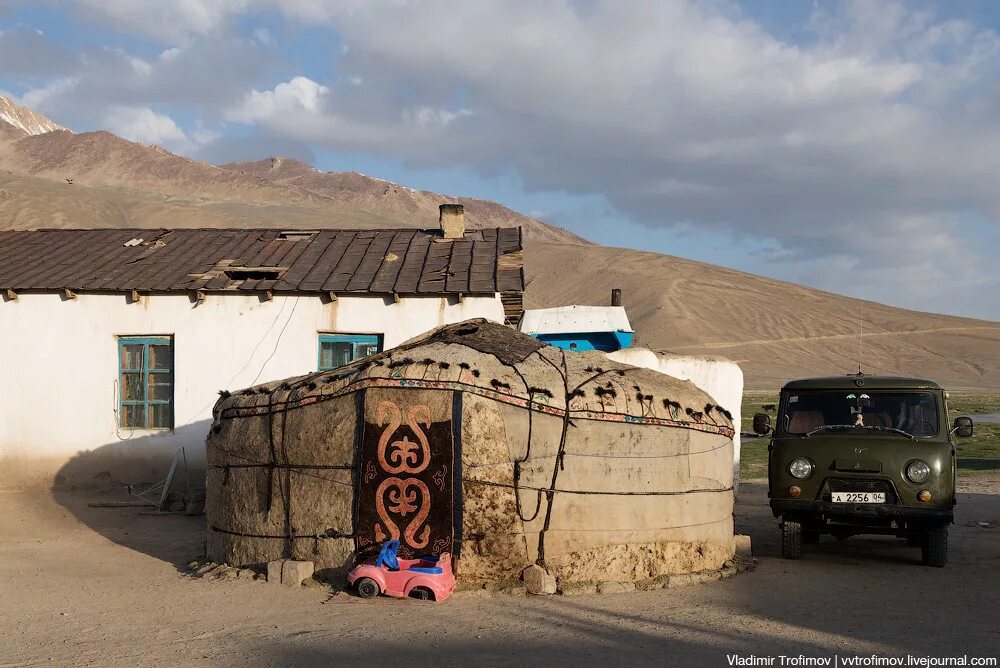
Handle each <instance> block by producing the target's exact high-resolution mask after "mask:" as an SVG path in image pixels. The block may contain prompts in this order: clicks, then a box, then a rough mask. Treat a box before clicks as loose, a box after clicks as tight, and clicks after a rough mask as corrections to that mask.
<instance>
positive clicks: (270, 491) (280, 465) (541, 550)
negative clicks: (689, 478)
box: [211, 342, 733, 566]
mask: <svg viewBox="0 0 1000 668" xmlns="http://www.w3.org/2000/svg"><path fill="white" fill-rule="evenodd" d="M416 345H419V343H417V342H415V343H413V344H411V345H409V346H401V347H400V348H399V349H397V350H406V349H409V348H411V347H416ZM543 350H544V348H539V349H537V350H535V351H533V352H531V353H530V354H528V355H527V356H526V357H525V358H524V359H522V360H521V362H523V361H524V360H525V359H527V357H530V356H532V355H537V356H538V357H539V358H540V359H541V360H542V361H544V362H545V363H546V364H548V365H549V366H551V367H552V368H553V369H555V371H556V373H558V374H559V377H560V378H561V380H562V384H563V391H564V396H565V401H566V409H565V410H564V411H563V413H562V415H561V419H562V429H561V433H560V438H559V447H558V450H557V452H556V454H555V455H552V456H545V457H535V458H532V457H531V449H532V437H533V430H534V423H533V422H534V421H533V415H534V413H535V412H536V410H534V409H535V406H540V404H539V403H538V402H536V401H535V393H536V392H539V391H542V390H541V388H533V387H531V386H529V384H528V382H527V379H526V378H525V377H524V375H523V374H522V373H521V371H520V369H518V367H517V366H516V365H515V364H513V363H508V362H507V361H505V360H503V359H500V358H499V357H496V356H495V359H497V361H498V362H500V364H502V365H503V366H504V367H507V368H508V369H510V370H511V371H513V373H514V374H516V375H517V376H518V378H519V379H520V380H521V382H522V383H523V385H524V388H525V393H526V394H527V397H528V399H527V410H528V435H527V445H526V448H525V452H524V456H523V457H516V458H514V459H513V484H511V483H504V482H496V481H489V480H478V479H472V478H465V477H462V478H461V480H462V482H463V483H470V484H478V485H486V486H493V487H503V488H509V489H513V490H514V497H515V505H516V509H517V514H518V517H519V518H520V519H521V520H522V522H531V521H533V520H535V519H536V518H537V517H538V514H539V513H540V511H541V502H542V495H543V494H544V495H545V497H546V500H547V504H546V505H547V507H546V512H545V519H544V522H543V526H542V528H541V529H540V530H539V531H538V532H537V533H538V550H537V554H538V558H537V563H538V564H540V565H542V566H544V565H545V534H546V532H548V531H550V530H552V531H561V529H552V528H551V520H552V509H553V500H554V497H555V494H556V493H565V494H574V495H603V496H680V495H685V494H705V493H720V492H728V491H732V489H733V488H732V486H729V487H719V488H700V489H691V490H682V491H669V492H668V491H664V492H628V491H617V492H616V491H606V490H571V489H559V488H558V487H557V486H556V485H557V482H558V478H559V473H560V472H561V471H563V470H565V458H566V456H567V455H568V456H571V457H573V456H578V457H600V458H607V459H661V458H670V457H680V456H690V455H692V454H702V453H706V452H712V451H714V450H718V449H720V448H723V447H726V446H727V444H722V445H719V446H717V447H714V448H710V449H707V450H701V451H698V452H694V453H691V452H688V453H678V454H672V455H642V456H635V457H629V456H622V455H599V454H586V453H572V452H570V453H567V452H566V443H567V435H568V432H569V427H570V426H576V425H575V424H574V422H573V419H571V411H570V409H569V402H570V400H571V399H572V398H574V397H576V396H582V388H583V387H584V386H586V385H588V384H589V383H592V382H594V381H595V380H597V379H598V378H600V377H601V376H603V375H606V374H608V373H611V372H612V371H617V370H611V371H606V370H603V369H600V368H593V369H592V368H590V367H588V368H587V369H586V371H593V372H594V373H592V375H590V376H589V377H587V378H586V379H585V380H584V381H583V382H581V383H580V384H578V385H577V386H576V387H574V388H572V389H571V388H570V387H569V370H568V365H567V362H566V352H565V351H564V350H559V354H560V360H559V362H560V363H559V364H557V363H556V362H554V361H552V360H551V359H549V358H548V357H546V356H545V355H544V354H542V351H543ZM390 355H391V354H390ZM404 362H405V363H407V364H413V363H415V362H414V360H411V359H409V358H406V359H404V360H400V361H399V363H404ZM420 363H421V364H423V365H424V366H425V368H424V372H423V375H422V379H426V375H427V369H428V368H429V366H430V365H431V364H439V365H440V366H442V368H447V367H444V364H445V363H439V362H435V361H434V360H430V359H425V360H422V361H421V362H420ZM371 364H375V365H377V366H381V365H382V364H383V362H382V361H381V358H379V359H376V360H371V361H369V362H367V363H365V364H361V365H358V367H357V368H356V369H354V370H352V372H349V373H346V374H343V373H342V374H336V375H335V376H329V372H315V373H312V374H309V375H307V376H304V377H302V378H300V379H299V380H297V381H295V382H293V383H288V382H286V383H282V384H281V385H278V386H277V387H275V388H274V389H272V390H271V391H269V392H268V393H267V394H268V403H267V423H268V446H269V456H270V461H269V462H258V461H256V460H253V459H251V458H248V457H245V456H241V455H238V454H236V453H234V452H229V451H226V450H225V449H221V451H222V452H224V453H225V454H227V455H229V456H232V457H234V458H237V459H243V460H244V461H246V462H248V463H245V464H224V465H212V467H211V468H222V469H224V470H225V479H224V480H225V482H228V478H229V470H230V469H232V468H267V469H269V472H268V487H267V495H266V506H267V515H268V516H269V515H270V513H271V510H272V508H273V495H274V483H275V480H274V476H275V474H276V472H277V470H278V469H285V470H286V473H285V481H284V482H285V485H284V487H285V489H284V497H285V498H284V511H285V513H284V514H285V518H284V519H285V534H284V535H267V534H249V533H243V532H238V531H233V530H229V529H224V528H222V527H218V526H214V525H213V526H212V527H211V528H212V530H213V531H217V532H219V533H224V534H229V535H234V536H241V537H247V538H261V539H276V540H277V539H283V540H285V541H286V555H287V556H291V553H292V550H293V548H294V540H296V539H309V538H312V539H314V540H315V541H316V542H315V543H314V553H318V541H319V540H320V539H330V538H333V539H344V538H353V537H354V535H355V534H354V531H353V530H352V532H351V533H344V532H340V531H336V530H334V529H327V531H326V532H324V533H320V534H296V533H294V530H293V527H292V488H291V475H292V473H293V472H294V473H297V474H299V475H305V476H311V477H315V478H318V479H321V480H324V481H326V482H330V483H334V484H339V485H344V486H348V487H352V488H353V487H355V486H356V482H355V481H352V482H344V481H341V480H335V479H333V478H329V477H326V476H323V475H320V474H319V473H316V472H315V471H321V470H350V471H352V474H353V475H352V477H356V476H357V475H358V468H359V465H358V463H357V462H355V463H354V464H352V465H310V464H292V463H291V462H290V461H289V459H288V452H287V447H286V437H287V425H288V411H289V409H290V408H292V407H294V406H295V402H297V401H299V400H300V399H299V391H301V389H302V388H303V387H308V388H309V389H310V390H314V389H316V387H317V384H318V383H317V381H319V379H320V378H321V377H323V376H324V375H325V376H327V378H326V380H324V381H322V382H323V384H324V385H326V384H329V383H330V382H334V381H335V380H340V379H343V378H348V377H350V379H351V380H350V381H349V383H348V384H349V385H352V384H353V383H355V382H357V381H358V380H359V379H360V377H361V375H362V374H363V373H364V372H365V370H367V368H368V367H369V366H370V365H371ZM389 366H390V368H391V367H392V366H393V364H390V365H389ZM449 366H450V365H449ZM460 366H461V365H460ZM465 368H467V367H465ZM476 373H477V375H478V372H476ZM617 373H619V375H624V374H623V373H622V372H621V371H617ZM438 376H439V380H440V371H439V373H438ZM493 385H494V389H495V390H499V389H500V388H501V387H502V388H504V389H509V388H510V386H509V385H507V384H505V383H501V382H499V381H494V382H493ZM618 387H619V389H622V390H624V386H623V385H621V384H620V383H618ZM635 389H636V391H637V394H636V397H637V399H638V400H639V401H640V405H641V406H642V408H643V416H645V415H646V412H647V410H646V403H647V402H648V404H649V411H650V413H651V414H652V415H655V413H654V412H653V406H652V399H653V397H652V396H651V395H643V394H642V390H641V389H640V388H639V387H638V386H635ZM281 390H285V391H286V394H285V396H284V399H283V401H280V402H278V403H277V404H276V403H275V398H276V394H277V393H278V392H279V391H281ZM598 390H603V393H604V394H610V395H612V396H614V394H615V391H614V389H613V387H612V383H611V382H609V383H608V384H607V388H598ZM598 390H595V393H596V394H598V396H601V394H602V393H601V392H599V391H598ZM262 393H263V392H262ZM323 394H324V393H323V391H322V390H321V391H320V396H323ZM293 395H295V396H294V397H293ZM548 396H549V397H551V396H552V395H551V393H548ZM329 398H333V397H332V396H331V397H329ZM629 398H630V397H629V395H628V392H625V395H624V399H625V400H626V406H627V404H628V400H629ZM602 403H603V401H602ZM663 403H664V406H665V407H670V405H673V404H676V402H668V400H666V399H664V401H663ZM676 406H677V407H678V408H679V407H680V404H676ZM713 408H714V409H717V410H719V411H720V412H722V413H723V414H725V415H726V417H727V418H729V417H730V416H729V414H728V411H725V410H724V409H722V408H721V407H720V406H712V405H711V404H709V405H706V407H705V413H704V415H705V416H706V417H709V418H710V419H711V420H712V423H713V425H715V426H718V423H717V422H716V420H715V419H714V417H712V416H711V415H710V414H709V412H710V411H711V410H712V409H713ZM626 410H627V408H626ZM213 412H214V410H213ZM278 412H280V413H282V414H283V415H282V421H281V428H280V447H281V451H282V459H283V461H281V462H279V459H278V453H277V444H276V443H275V435H274V427H275V425H274V414H275V413H278ZM685 412H686V413H687V415H688V416H689V417H695V412H694V411H693V410H692V409H691V408H687V409H686V411H685ZM219 413H220V414H219V416H218V419H219V420H220V421H221V420H222V419H224V418H225V416H224V414H223V411H222V410H220V411H219ZM701 416H702V413H700V412H699V413H697V416H696V417H697V419H696V421H698V422H700V418H701ZM576 417H577V418H580V419H584V420H586V419H591V418H588V417H587V416H585V415H581V416H576ZM550 457H552V458H554V459H555V462H554V464H553V468H552V476H551V482H550V484H549V486H548V487H532V486H525V485H522V484H521V481H520V478H521V472H522V468H521V467H522V465H523V464H524V463H526V462H528V461H538V460H541V459H549V458H550ZM470 468H476V467H475V466H470ZM225 482H224V484H225ZM521 490H530V491H534V492H536V495H537V496H536V504H535V510H534V513H533V514H532V515H531V516H530V517H525V515H524V512H523V508H522V505H521V498H520V492H521ZM664 528H665V529H668V528H678V527H664ZM529 533H533V532H520V533H519V534H518V535H524V536H527V535H528V534H529ZM510 535H514V534H510Z"/></svg>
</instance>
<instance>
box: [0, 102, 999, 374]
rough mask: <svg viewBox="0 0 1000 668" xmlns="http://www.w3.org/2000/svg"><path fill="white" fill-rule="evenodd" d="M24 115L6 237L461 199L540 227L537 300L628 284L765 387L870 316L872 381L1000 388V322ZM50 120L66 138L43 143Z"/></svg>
mask: <svg viewBox="0 0 1000 668" xmlns="http://www.w3.org/2000/svg"><path fill="white" fill-rule="evenodd" d="M6 102H8V103H9V101H6ZM0 104H3V98H0ZM5 108H13V107H10V105H9V104H8V105H7V106H6V107H4V106H0V109H5ZM16 111H17V113H16V115H13V116H14V118H15V119H16V120H17V123H16V124H12V123H11V122H10V121H9V120H6V121H5V120H0V229H30V228H39V227H84V228H86V227H125V226H129V227H305V228H321V227H431V226H434V225H435V224H436V220H437V206H438V204H440V203H441V202H445V201H458V202H462V203H463V204H465V206H466V213H467V220H468V222H469V224H470V226H471V227H479V226H509V225H520V226H522V227H523V228H524V230H525V238H526V239H527V242H528V243H527V248H526V273H527V277H528V293H527V295H526V305H527V306H529V307H532V306H536V307H537V306H557V305H563V304H572V303H582V304H603V303H607V300H608V297H609V295H610V290H611V288H615V287H619V288H622V289H623V290H624V298H625V306H626V308H627V310H628V313H629V317H630V318H631V320H632V324H633V326H634V327H635V329H636V331H637V333H638V339H639V343H641V344H644V345H647V346H650V347H653V348H657V349H662V350H671V351H675V352H679V353H688V354H697V355H720V356H724V357H729V358H730V359H733V360H735V361H737V362H739V363H740V364H741V365H742V366H743V368H744V371H745V372H746V376H747V384H748V386H749V387H754V388H773V387H776V386H777V385H779V384H780V383H781V382H782V381H784V380H786V379H788V378H789V377H794V376H802V375H815V374H825V373H849V372H854V371H856V370H857V359H858V348H859V346H858V343H859V342H858V336H857V332H858V320H859V317H860V315H861V312H862V310H863V312H864V322H865V325H864V329H865V337H864V341H863V344H862V348H863V353H862V358H863V366H864V368H865V370H866V372H869V373H899V374H910V375H920V376H927V377H930V378H934V379H936V380H939V381H941V382H943V383H945V384H947V385H948V386H949V387H952V388H956V389H957V388H993V389H995V388H997V387H1000V323H995V322H986V321H980V320H973V319H969V318H957V317H951V316H944V315H935V314H929V313H920V312H916V311H907V310H904V309H897V308H892V307H889V306H883V305H880V304H874V303H870V302H865V303H864V304H863V305H862V303H861V302H859V301H858V300H854V299H849V298H847V297H843V296H839V295H835V294H831V293H827V292H823V291H820V290H813V289H810V288H805V287H802V286H797V285H793V284H790V283H784V282H781V281H775V280H771V279H767V278H762V277H760V276H753V275H750V274H744V273H741V272H738V271H732V270H729V269H724V268H721V267H716V266H712V265H709V264H705V263H700V262H693V261H690V260H684V259H681V258H676V257H670V256H666V255H660V254H656V253H648V252H642V251H636V250H626V249H617V248H605V247H601V246H596V245H593V244H588V243H587V242H585V241H583V240H582V239H580V238H579V237H577V236H576V235H573V234H572V233H570V232H567V231H565V230H562V229H561V228H557V227H553V226H549V225H546V224H545V223H542V222H540V221H536V220H533V219H531V218H528V217H526V216H522V215H521V214H518V213H517V212H515V211H512V210H511V209H508V208H507V207H504V206H501V205H499V204H496V203H493V202H487V201H483V200H474V199H466V198H455V197H451V196H446V195H440V194H437V193H431V192H426V191H420V190H413V189H410V188H407V187H405V186H401V185H398V184H395V183H390V182H388V181H383V180H381V179H376V178H372V177H368V176H364V175H363V174H357V173H335V172H321V171H319V170H316V169H314V168H312V167H310V166H309V165H306V164H304V163H302V162H299V161H296V160H291V159H284V158H269V159H265V160H261V161H257V162H250V163H235V164H231V165H224V166H222V167H215V166H213V165H209V164H207V163H203V162H198V161H194V160H189V159H187V158H183V157H180V156H177V155H174V154H172V153H170V152H168V151H165V150H163V149H161V148H158V147H150V146H144V145H141V144H136V143H133V142H129V141H126V140H124V139H121V138H119V137H116V136H114V135H111V134H109V133H107V132H90V133H80V134H74V133H72V132H69V131H67V130H64V129H62V128H60V127H59V126H57V125H56V124H55V123H52V122H51V121H49V120H48V119H46V118H45V117H44V116H40V115H38V114H34V113H33V112H31V111H30V110H26V109H24V108H23V107H18V108H17V109H16ZM8 115H11V114H8ZM47 127H52V128H54V129H53V130H51V131H48V132H44V133H42V134H32V132H38V131H40V130H41V129H43V128H47Z"/></svg>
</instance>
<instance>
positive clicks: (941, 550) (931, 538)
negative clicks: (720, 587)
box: [921, 525, 948, 568]
mask: <svg viewBox="0 0 1000 668" xmlns="http://www.w3.org/2000/svg"><path fill="white" fill-rule="evenodd" d="M921 555H922V556H923V560H924V563H925V564H926V565H928V566H934V567H936V568H942V567H943V566H944V565H945V564H947V563H948V527H947V525H941V526H937V527H934V528H932V529H928V530H927V535H926V536H925V537H924V544H923V545H922V546H921Z"/></svg>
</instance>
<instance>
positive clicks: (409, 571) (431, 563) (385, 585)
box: [347, 540, 455, 602]
mask: <svg viewBox="0 0 1000 668" xmlns="http://www.w3.org/2000/svg"><path fill="white" fill-rule="evenodd" d="M398 552H399V541H398V540H387V541H385V542H384V543H382V550H381V552H379V555H378V556H377V557H375V558H374V559H369V560H368V561H365V562H364V563H361V564H358V565H357V566H355V567H354V568H352V569H351V572H350V573H348V574H347V582H348V584H351V585H354V586H355V588H356V589H357V591H358V595H359V596H360V597H361V598H375V597H376V596H378V595H379V594H385V595H386V596H393V597H395V598H407V597H409V596H411V595H413V596H416V597H417V598H420V599H423V600H425V601H430V600H434V601H438V602H440V601H443V600H445V599H446V598H448V597H449V596H451V593H452V592H453V591H455V575H454V574H453V573H452V572H451V554H449V553H447V552H445V553H444V554H442V555H441V556H440V557H421V558H419V559H398V558H397V556H396V555H397V553H398Z"/></svg>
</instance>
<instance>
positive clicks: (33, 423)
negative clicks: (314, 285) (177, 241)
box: [0, 294, 504, 484]
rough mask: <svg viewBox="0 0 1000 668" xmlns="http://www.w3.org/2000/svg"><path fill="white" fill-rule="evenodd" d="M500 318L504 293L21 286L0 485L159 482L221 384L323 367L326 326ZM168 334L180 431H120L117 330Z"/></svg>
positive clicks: (196, 453) (4, 372) (4, 346)
mask: <svg viewBox="0 0 1000 668" xmlns="http://www.w3.org/2000/svg"><path fill="white" fill-rule="evenodd" d="M468 318H487V319H489V320H492V321H496V322H501V323H502V322H503V320H504V312H503V306H502V304H501V302H500V299H499V296H492V297H466V298H465V299H463V300H462V301H458V300H457V298H447V297H442V298H439V297H419V298H417V297H413V298H406V297H404V298H402V299H400V301H399V302H398V303H392V301H391V299H387V298H382V297H373V296H364V297H341V298H340V299H338V300H337V301H335V302H327V303H324V302H323V301H322V300H320V298H319V297H316V296H280V295H279V296H276V297H275V298H274V299H273V300H272V301H263V302H262V301H260V299H259V297H258V296H256V295H230V294H227V295H211V294H210V295H208V296H207V298H206V299H205V301H203V302H201V303H193V302H192V301H191V300H190V299H189V298H188V297H187V296H185V295H153V296H145V297H142V299H141V300H140V302H137V303H128V302H127V301H126V298H125V296H124V295H86V294H82V295H79V296H78V297H77V298H76V299H72V300H64V299H63V298H62V297H61V296H60V295H58V294H21V295H20V296H19V299H18V300H17V301H0V352H2V354H3V362H2V366H0V407H2V413H0V469H2V471H0V484H4V483H5V480H6V481H7V482H10V481H13V482H15V483H18V482H19V481H24V480H27V479H38V480H44V479H45V478H47V479H48V480H49V481H51V480H52V474H53V473H58V474H59V475H61V476H62V478H61V480H62V481H65V482H70V483H77V482H79V483H85V482H86V481H87V479H88V478H91V479H92V478H93V476H94V474H95V473H100V472H102V471H108V472H110V473H111V475H112V476H113V477H116V478H117V479H119V480H125V481H127V480H130V479H131V480H149V479H152V480H155V479H156V476H160V477H162V475H161V474H162V472H163V471H164V469H165V466H166V464H165V461H166V462H169V458H170V457H172V456H173V453H174V452H175V451H176V448H177V447H178V446H181V445H183V446H185V451H186V455H187V457H188V461H189V464H190V465H191V466H192V467H194V468H197V467H198V466H199V464H200V463H202V462H203V460H204V440H205V435H206V432H207V429H208V425H209V424H210V422H211V417H212V407H213V405H214V403H215V400H216V399H217V398H218V391H219V390H220V389H229V390H234V389H239V388H242V387H246V386H249V385H252V384H254V383H260V382H265V381H269V380H276V379H280V378H285V377H288V376H294V375H300V374H304V373H309V372H311V371H315V370H316V369H317V363H318V338H319V334H320V333H321V332H343V333H377V334H382V335H383V336H384V346H385V347H386V348H391V347H393V346H396V345H399V344H400V343H402V342H403V341H406V340H407V339H410V338H412V337H414V336H417V335H419V334H422V333H423V332H425V331H427V330H429V329H432V328H434V327H437V326H440V325H443V324H447V323H452V322H459V321H462V320H466V319H468ZM125 335H172V336H173V339H174V352H175V362H174V370H175V371H174V430H172V431H167V432H163V431H146V430H132V431H130V430H122V429H119V428H117V418H116V410H117V408H118V400H117V394H116V392H117V382H118V358H117V354H118V347H117V337H118V336H125Z"/></svg>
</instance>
